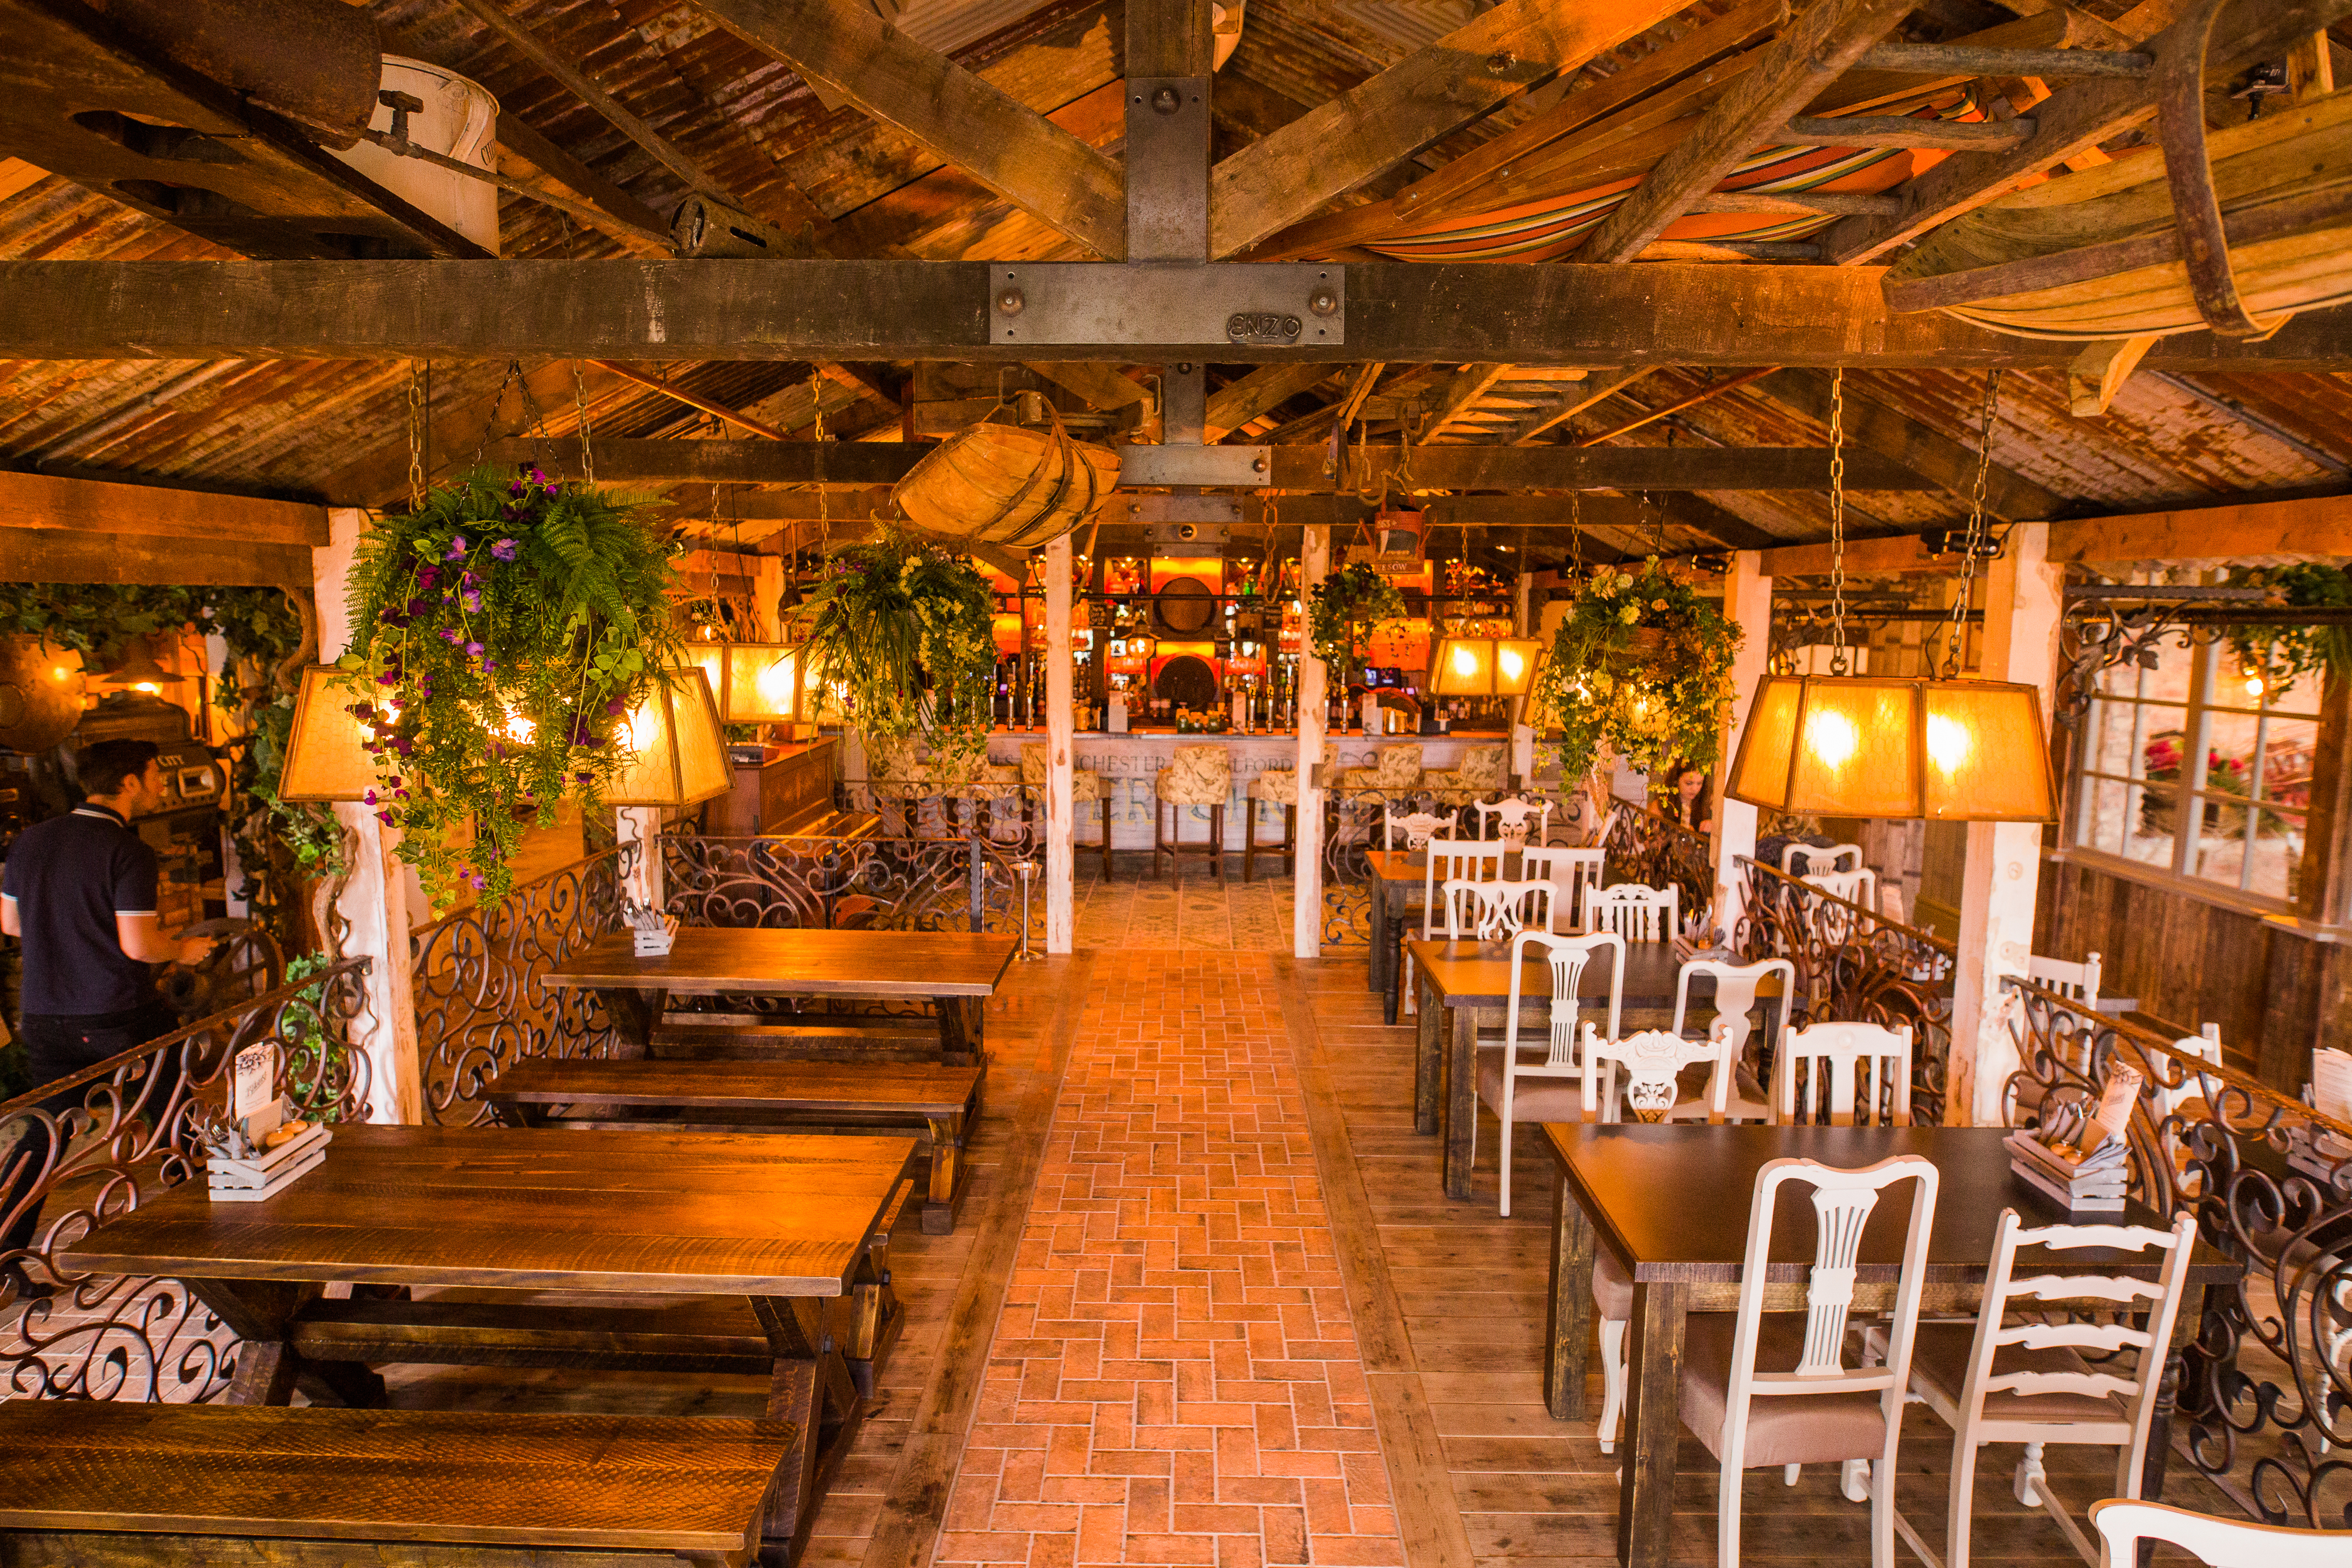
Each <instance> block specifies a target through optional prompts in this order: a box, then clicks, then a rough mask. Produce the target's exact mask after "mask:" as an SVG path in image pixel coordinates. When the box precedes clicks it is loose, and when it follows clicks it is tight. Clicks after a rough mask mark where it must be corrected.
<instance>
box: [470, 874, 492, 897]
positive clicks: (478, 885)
mask: <svg viewBox="0 0 2352 1568" xmlns="http://www.w3.org/2000/svg"><path fill="white" fill-rule="evenodd" d="M466 880H467V882H469V883H473V886H474V891H475V892H476V893H479V892H481V891H482V890H483V889H484V888H486V887H488V886H489V885H490V883H489V879H488V877H485V876H484V875H483V874H482V873H480V872H478V871H477V872H468V873H466Z"/></svg>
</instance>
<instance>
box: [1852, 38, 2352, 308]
mask: <svg viewBox="0 0 2352 1568" xmlns="http://www.w3.org/2000/svg"><path fill="white" fill-rule="evenodd" d="M2220 5H2221V0H2197V4H2195V5H2193V6H2192V12H2193V13H2194V15H2192V16H2190V17H2189V19H2187V20H2184V21H2183V22H2182V23H2180V24H2179V25H2178V26H2175V27H2174V28H2173V29H2172V34H2173V43H2172V45H2171V47H2168V48H2167V49H2166V51H2165V52H2164V53H2163V54H2162V55H2161V56H2160V57H2158V60H2157V62H2156V69H2155V75H2156V79H2157V83H2158V131H2159V133H2160V137H2161V147H2160V148H2158V147H2149V148H2143V149H2138V150H2136V151H2133V152H2127V153H2126V154H2124V155H2123V156H2122V157H2120V158H2117V159H2116V160H2115V162H2111V163H2106V164H2103V165H2101V166H2099V167H2096V168H2090V169H2083V170H2078V171H2076V172H2074V173H2070V174H2064V175H2062V176H2060V177H2058V178H2056V179H2053V180H2049V181H2046V182H2044V183H2042V184H2039V185H2032V186H2029V187H2027V188H2026V189H2024V190H2021V191H2018V192H2014V193H2011V194H2010V195H2007V196H2004V197H2002V198H2001V199H2000V200H1999V201H1996V202H1993V203H1990V204H1988V205H1986V206H1984V207H1981V208H1979V209H1978V210H1977V211H1976V212H1974V213H1970V214H1968V215H1967V216H1965V217H1962V218H1959V219H1957V220H1955V221H1954V222H1952V223H1948V224H1946V225H1944V226H1943V227H1941V228H1939V229H1937V230H1936V231H1935V233H1934V234H1932V235H1929V236H1928V237H1927V240H1926V241H1925V242H1924V243H1923V244H1921V245H1920V246H1919V247H1918V248H1917V249H1916V250H1914V251H1913V252H1911V254H1910V255H1908V256H1905V257H1904V258H1903V259H1902V260H1901V261H1900V262H1899V263H1897V264H1896V265H1895V267H1893V268H1891V269H1890V270H1889V271H1888V272H1887V274H1886V280H1885V289H1886V301H1887V303H1888V305H1890V306H1891V307H1893V308H1895V309H1897V310H1927V309H1940V310H1944V311H1946V312H1948V313H1949V314H1951V315H1953V316H1957V317H1958V318H1959V319H1962V320H1964V321H1969V322H1972V323H1974V324H1976V325H1978V326H1980V327H1989V328H1990V329H1993V330H1995V331H1998V332H2009V333H2012V334H2015V335H2017V336H2020V337H2027V338H2055V339H2071V340H2111V339H2118V338H2135V337H2147V338H2155V337H2163V336H2168V335H2169V334H2172V333H2176V332H2195V331H2203V330H2206V329H2211V330H2212V331H2214V332H2216V333H2219V334H2221V335H2222V336H2225V337H2232V338H2249V337H2257V336H2264V335H2267V334H2269V333H2271V332H2274V331H2276V330H2277V329H2279V328H2280V327H2282V326H2284V324H2285V323H2286V321H2287V319H2289V318H2290V317H2292V316H2293V315H2294V314H2295V313H2296V312H2297V311H2302V310H2319V309H2326V308H2328V307H2330V306H2335V305H2341V304H2344V303H2346V302H2347V301H2352V89H2347V90H2346V91H2343V92H2334V93H2329V94H2326V95H2325V96H2322V97H2316V98H2312V99H2305V101H2302V102H2299V103H2293V104H2288V105H2284V106H2283V107H2273V108H2272V109H2271V110H2269V111H2268V112H2266V113H2264V114H2263V116H2262V117H2261V118H2260V119H2257V120H2248V121H2246V122H2245V123H2243V124H2240V125H2233V126H2231V127H2229V128H2228V129H2226V130H2222V131H2213V132H2210V134H2209V132H2208V131H2207V130H2206V127H2205V110H2204V97H2203V87H2204V74H2203V65H2204V39H2205V32H2206V29H2207V28H2208V27H2210V23H2211V19H2212V16H2213V14H2214V13H2215V12H2216V11H2217V10H2218V9H2219V6H2220ZM2200 17H2201V19H2202V21H2203V23H2204V26H2193V25H2192V24H2194V23H2195V22H2196V21H2198V20H2199V19H2200Z"/></svg>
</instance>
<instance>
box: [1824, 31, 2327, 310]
mask: <svg viewBox="0 0 2352 1568" xmlns="http://www.w3.org/2000/svg"><path fill="white" fill-rule="evenodd" d="M2175 9H2176V8H2175V7H2171V6H2166V5H2141V6H2140V7H2138V8H2137V10H2135V11H2132V12H2130V13H2127V14H2126V16H2125V17H2124V18H2123V19H2122V23H2121V24H2119V25H2120V26H2123V27H2124V30H2125V34H2126V37H2127V38H2129V39H2130V40H2131V41H2133V42H2139V41H2140V39H2139V38H2138V37H2134V36H2133V29H2132V28H2131V26H2130V24H2131V22H2132V21H2133V19H2134V18H2135V17H2144V18H2147V19H2149V20H2154V19H2157V18H2158V17H2161V18H2162V19H2163V20H2165V21H2169V20H2170V19H2171V16H2172V14H2173V13H2174V11H2175ZM2343 16H2352V0H2268V3H2266V4H2264V5H2240V6H2236V7H2233V8H2231V9H2228V10H2224V11H2223V12H2222V13H2221V16H2220V18H2219V19H2218V20H2217V22H2216V23H2215V26H2214V29H2213V45H2212V48H2211V50H2210V53H2209V54H2208V55H2207V56H2206V61H2205V70H2206V78H2207V80H2208V81H2215V80H2226V79H2227V78H2230V77H2231V76H2232V75H2234V74H2235V73H2237V72H2238V71H2241V70H2242V69H2244V68H2246V67H2247V66H2249V65H2252V64H2254V63H2257V62H2259V61H2263V60H2269V59H2275V58H2278V57H2280V56H2282V55H2284V54H2285V53H2286V52H2287V51H2288V50H2289V49H2290V48H2291V47H2294V44H2295V43H2296V42H2297V41H2298V40H2300V39H2303V38H2306V37H2309V36H2310V35H2311V34H2313V33H2315V32H2318V31H2320V30H2321V29H2323V28H2325V27H2326V26H2327V25H2328V24H2329V23H2331V22H2334V21H2336V20H2337V19H2338V18H2340V17H2343ZM2168 37H2170V31H2169V29H2168V30H2167V31H2166V32H2164V33H2160V34H2158V35H2157V36H2156V37H2151V38H2147V40H2146V41H2147V49H2148V50H2149V51H2150V52H2157V51H2160V50H2161V49H2162V48H2163V47H2165V40H2166V39H2167V38H2168ZM2155 93H2156V89H2155V85H2154V83H2153V81H2152V80H2151V79H2149V78H2128V77H2126V78H2099V79H2095V80H2091V81H2084V82H2077V83H2075V84H2074V85H2073V86H2070V87H2066V88H2063V89H2060V90H2059V91H2057V92H2055V93H2053V94H2052V95H2051V96H2050V97H2049V98H2047V99H2043V100H2042V102H2041V103H2039V104H2036V105H2035V106H2034V109H2033V120H2034V128H2035V129H2034V133H2033V137H2032V140H2031V141H2026V142H2024V143H2023V144H2021V145H2020V146H2017V147H2014V148H2011V149H2009V150H2007V151H2005V152H1955V153H1953V154H1952V155H1951V156H1950V157H1948V158H1946V159H1945V160H1944V161H1943V162H1939V163H1937V165H1936V166H1935V167H1934V168H1932V169H1929V170H1928V171H1927V172H1925V173H1923V174H1919V175H1917V176H1916V177H1914V178H1913V179H1911V180H1909V181H1907V182H1906V183H1903V184H1901V185H1898V186H1896V187H1895V194H1896V195H1897V196H1899V197H1901V198H1902V200H1903V210H1902V211H1901V212H1900V213H1899V214H1895V215H1893V216H1879V217H1852V218H1844V219H1841V220H1840V221H1839V222H1837V223H1835V224H1832V225H1830V227H1828V228H1827V229H1824V230H1823V231H1822V234H1821V235H1820V236H1819V243H1820V245H1821V247H1822V256H1824V257H1825V258H1827V259H1828V260H1830V261H1832V262H1837V263H1840V264H1842V265H1844V266H1848V267H1852V266H1855V265H1858V264H1861V263H1864V262H1869V261H1873V260H1874V259H1876V258H1877V257H1879V256H1884V255H1885V254H1886V253H1887V252H1888V251H1890V250H1892V249H1894V248H1895V246H1900V245H1904V244H1906V243H1907V242H1909V241H1911V240H1915V239H1917V238H1919V237H1921V236H1922V235H1925V234H1927V231H1928V230H1930V229H1932V228H1934V227H1936V226H1937V225H1938V224H1942V223H1946V222H1948V221H1949V220H1951V219H1953V218H1956V217H1958V216H1959V215H1960V214H1963V213H1967V212H1971V211H1973V210H1974V209H1976V208H1978V207H1980V206H1982V205H1984V204H1986V203H1987V202H1990V201H1992V200H1994V199H1995V198H1996V197H1999V196H2001V195H2003V194H2006V193H2008V192H2010V191H2011V190H2013V189H2015V188H2016V187H2017V185H2018V184H2019V183H2021V181H2024V180H2026V179H2028V178H2030V177H2032V175H2035V174H2038V173H2042V172H2044V171H2047V170H2049V169H2052V168H2053V167H2055V166H2056V165H2058V164H2060V163H2063V162H2068V161H2069V160H2072V159H2075V158H2079V157H2082V156H2083V155H2084V154H2085V153H2086V152H2095V150H2096V149H2097V147H2098V145H2099V143H2101V142H2102V141H2108V140H2110V139H2111V138H2114V137H2116V136H2120V135H2122V134H2123V133H2124V132H2125V131H2129V130H2131V129H2132V128H2133V127H2134V126H2136V125H2138V124H2139V123H2141V122H2142V121H2143V120H2149V119H2152V118H2153V117H2154V116H2155V114H2156V96H2155Z"/></svg>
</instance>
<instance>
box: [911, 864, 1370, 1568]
mask: <svg viewBox="0 0 2352 1568" xmlns="http://www.w3.org/2000/svg"><path fill="white" fill-rule="evenodd" d="M1097 891H1098V893H1099V894H1103V895H1105V896H1104V897H1103V899H1102V903H1101V904H1099V905H1097V904H1096V903H1095V901H1094V900H1093V899H1089V901H1088V903H1089V907H1090V908H1094V909H1096V911H1097V913H1096V915H1095V916H1094V918H1095V919H1096V920H1097V922H1098V923H1099V924H1108V922H1109V921H1110V920H1112V919H1114V918H1117V919H1119V920H1123V921H1124V922H1125V925H1124V926H1123V928H1122V929H1123V931H1124V933H1125V935H1124V936H1122V937H1119V938H1114V939H1109V940H1102V941H1101V945H1102V946H1107V947H1118V946H1126V947H1127V948H1128V949H1129V951H1128V952H1127V953H1126V954H1125V955H1123V956H1122V957H1121V959H1120V961H1118V962H1116V963H1112V962H1104V961H1102V960H1101V959H1100V958H1097V961H1096V963H1095V965H1094V967H1093V981H1092V984H1091V986H1090V988H1089V992H1088V994H1087V997H1086V998H1085V999H1084V1012H1083V1014H1082V1016H1081V1018H1080V1019H1079V1023H1078V1029H1077V1034H1076V1042H1075V1045H1074V1048H1073V1051H1072V1054H1071V1059H1070V1062H1069V1068H1068V1071H1067V1072H1066V1075H1065V1076H1064V1078H1063V1081H1062V1087H1061V1093H1060V1098H1059V1100H1058V1102H1057V1103H1056V1105H1055V1116H1054V1122H1053V1127H1052V1131H1051V1134H1049V1137H1048V1140H1047V1143H1046V1146H1045V1161H1044V1165H1043V1166H1042V1169H1041V1174H1040V1178H1039V1182H1038V1186H1037V1191H1036V1196H1035V1199H1034V1203H1033V1205H1032V1207H1031V1208H1030V1211H1029V1215H1028V1218H1027V1220H1026V1223H1025V1225H1024V1229H1023V1232H1022V1236H1021V1240H1020V1244H1019V1250H1018V1253H1017V1256H1016V1260H1015V1262H1014V1265H1013V1276H1012V1281H1011V1285H1010V1290H1009V1291H1008V1294H1007V1296H1006V1299H1005V1305H1004V1309H1003V1316H1002V1318H1001V1320H1000V1321H999V1322H998V1324H997V1330H996V1335H995V1339H994V1342H993V1344H992V1348H991V1350H990V1353H989V1357H988V1362H987V1365H986V1368H985V1371H984V1373H983V1380H982V1387H981V1394H980V1402H979V1406H978V1410H977V1412H976V1416H975V1419H974V1423H973V1427H972V1430H971V1438H970V1446H969V1447H968V1448H966V1450H965V1453H964V1458H963V1464H962V1468H961V1471H960V1473H959V1475H958V1477H957V1479H956V1483H955V1489H954V1492H953V1496H952V1498H951V1500H950V1503H949V1508H948V1515H947V1520H946V1526H945V1530H944V1531H943V1532H942V1534H941V1536H940V1544H939V1551H938V1554H937V1556H936V1558H935V1562H936V1563H940V1564H943V1565H944V1564H961V1563H1024V1564H1047V1563H1050V1564H1056V1565H1060V1564H1076V1563H1204V1564H1215V1565H1217V1568H1258V1565H1259V1564H1261V1563H1362V1564H1387V1563H1403V1562H1404V1553H1403V1547H1402V1543H1401V1542H1400V1541H1399V1538H1398V1535H1397V1529H1396V1521H1395V1517H1394V1514H1393V1512H1392V1511H1391V1503H1390V1491H1389V1480H1388V1474H1387V1471H1386V1470H1385V1469H1384V1468H1383V1465H1382V1462H1381V1452H1380V1446H1379V1442H1378V1440H1377V1438H1376V1437H1375V1436H1374V1432H1373V1427H1372V1417H1371V1411H1370V1395H1369V1391H1368V1389H1367V1386H1366V1383H1365V1378H1364V1372H1363V1367H1362V1364H1361V1361H1360V1355H1359V1353H1358V1348H1357V1343H1356V1335H1355V1329H1354V1325H1353V1323H1352V1322H1351V1320H1350V1318H1349V1310H1348V1303H1347V1300H1346V1297H1345V1294H1344V1292H1343V1290H1342V1286H1341V1281H1340V1275H1339V1262H1338V1255H1337V1252H1336V1249H1335V1247H1334V1242H1333V1238H1332V1234H1331V1231H1330V1228H1329V1222H1328V1218H1327V1217H1326V1214H1325V1211H1324V1207H1323V1198H1322V1192H1321V1187H1320V1184H1319V1182H1318V1177H1317V1174H1316V1165H1315V1157H1314V1154H1313V1151H1312V1149H1311V1147H1310V1145H1309V1143H1308V1139H1307V1133H1306V1130H1305V1116H1304V1106H1303V1103H1302V1097H1301V1094H1300V1090H1299V1084H1298V1080H1297V1073H1296V1071H1294V1069H1293V1066H1292V1057H1291V1051H1290V1045H1289V1042H1288V1040H1287V1038H1286V1034H1285V1031H1284V1025H1283V1019H1282V1014H1281V1009H1280V1000H1279V997H1278V995H1277V994H1276V989H1275V977H1274V973H1273V965H1272V962H1271V960H1270V959H1269V958H1268V957H1266V956H1264V955H1263V954H1262V953H1259V954H1245V953H1212V952H1202V951H1197V950H1193V951H1168V950H1166V949H1167V948H1168V947H1171V946H1173V945H1174V944H1173V941H1172V939H1171V936H1170V935H1163V933H1176V932H1191V933H1197V935H1198V936H1199V937H1201V938H1206V939H1207V940H1194V941H1192V943H1191V946H1192V947H1194V948H1198V947H1201V946H1208V945H1210V943H1211V942H1213V941H1217V940H1223V941H1225V942H1231V941H1234V940H1237V939H1239V938H1240V936H1241V935H1242V928H1243V925H1244V919H1245V917H1246V916H1245V914H1244V912H1242V911H1241V910H1239V909H1234V910H1232V911H1229V912H1228V913H1227V914H1225V915H1224V916H1223V918H1224V921H1225V924H1224V925H1222V926H1220V925H1216V923H1215V921H1214V919H1213V917H1212V911H1213V908H1214V907H1215V905H1216V904H1217V902H1218V901H1217V900H1216V899H1215V895H1214V894H1196V893H1194V892H1193V891H1192V890H1189V889H1188V890H1187V891H1186V893H1185V894H1182V895H1181V896H1180V895H1178V894H1175V893H1174V892H1172V891H1168V892H1165V893H1164V896H1163V898H1162V899H1161V900H1154V899H1152V898H1150V897H1149V896H1148V894H1150V892H1151V891H1152V890H1151V889H1150V887H1149V886H1146V887H1144V888H1141V889H1138V888H1136V887H1134V886H1133V885H1132V884H1120V883H1114V884H1112V885H1111V886H1110V887H1108V888H1105V889H1100V890H1097ZM1243 893H1244V890H1243V889H1241V887H1240V885H1239V884H1238V883H1234V884H1232V885H1231V887H1230V888H1229V890H1228V894H1227V897H1226V899H1225V900H1224V901H1223V903H1225V904H1228V905H1239V904H1241V902H1242V900H1241V897H1240V895H1241V894H1243ZM1259 896H1260V897H1264V898H1267V899H1268V900H1269V902H1270V897H1271V895H1270V892H1269V891H1268V890H1264V889H1261V890H1259ZM1114 912H1116V913H1114ZM1269 917H1270V916H1269ZM1087 918H1088V916H1087V915H1085V914H1083V913H1082V915H1081V916H1080V919H1081V931H1080V935H1079V940H1080V942H1081V943H1082V944H1088V945H1092V944H1094V943H1095V942H1097V940H1099V939H1097V938H1092V937H1089V936H1087V933H1086V931H1085V929H1084V924H1085V922H1086V920H1087ZM1146 933H1149V935H1146ZM1145 948H1150V949H1154V950H1138V949H1145Z"/></svg>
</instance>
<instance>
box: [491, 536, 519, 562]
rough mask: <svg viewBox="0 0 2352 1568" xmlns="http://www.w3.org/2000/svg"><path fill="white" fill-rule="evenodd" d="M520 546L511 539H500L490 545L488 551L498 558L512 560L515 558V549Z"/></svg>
mask: <svg viewBox="0 0 2352 1568" xmlns="http://www.w3.org/2000/svg"><path fill="white" fill-rule="evenodd" d="M520 548H521V547H520V546H519V545H517V544H516V543H515V541H514V540H512V539H500V540H499V542H498V543H496V544H494V545H492V546H491V547H490V553H491V554H492V555H494V556H496V557H498V558H499V559H500V560H512V559H514V558H515V551H516V550H517V549H520Z"/></svg>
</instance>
